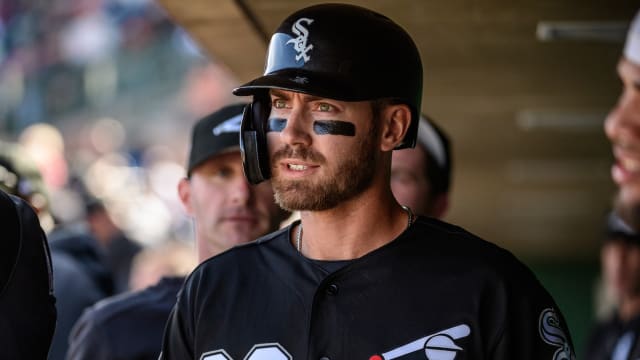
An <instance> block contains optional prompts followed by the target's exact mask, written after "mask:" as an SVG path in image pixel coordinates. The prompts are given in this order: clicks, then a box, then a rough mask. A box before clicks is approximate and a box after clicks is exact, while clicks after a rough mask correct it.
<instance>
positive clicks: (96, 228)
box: [86, 199, 142, 293]
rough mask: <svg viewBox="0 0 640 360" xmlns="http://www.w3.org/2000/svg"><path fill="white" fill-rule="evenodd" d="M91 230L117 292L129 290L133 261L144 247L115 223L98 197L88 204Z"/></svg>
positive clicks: (88, 222) (87, 218) (87, 209)
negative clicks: (111, 275)
mask: <svg viewBox="0 0 640 360" xmlns="http://www.w3.org/2000/svg"><path fill="white" fill-rule="evenodd" d="M86 212H87V214H86V220H87V224H88V226H89V231H90V232H91V234H93V236H94V237H95V238H96V240H97V241H98V244H99V245H100V247H101V249H102V251H103V253H104V258H105V262H106V264H107V265H108V266H109V269H110V270H111V273H112V274H113V282H114V287H115V288H114V290H115V293H121V292H125V291H127V290H129V275H130V273H131V262H132V261H133V258H134V256H136V254H137V253H138V252H139V251H140V250H142V247H141V246H140V245H139V244H138V243H136V242H135V241H133V240H131V239H129V237H128V236H127V235H126V234H125V233H124V232H123V231H122V230H121V229H120V228H119V227H118V226H117V225H116V224H115V222H114V221H113V219H112V218H111V215H110V214H109V212H108V211H107V208H106V207H105V206H104V204H103V203H102V202H101V201H100V200H97V199H93V200H91V201H89V203H88V204H87V206H86Z"/></svg>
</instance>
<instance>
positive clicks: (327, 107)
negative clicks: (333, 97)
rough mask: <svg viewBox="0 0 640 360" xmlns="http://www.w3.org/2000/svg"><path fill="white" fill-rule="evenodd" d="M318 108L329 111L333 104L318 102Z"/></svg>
mask: <svg viewBox="0 0 640 360" xmlns="http://www.w3.org/2000/svg"><path fill="white" fill-rule="evenodd" d="M318 110H319V111H331V110H333V106H331V105H330V104H326V103H320V104H318Z"/></svg>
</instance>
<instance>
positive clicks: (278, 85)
mask: <svg viewBox="0 0 640 360" xmlns="http://www.w3.org/2000/svg"><path fill="white" fill-rule="evenodd" d="M269 89H281V90H288V91H295V92H300V93H304V94H309V95H313V96H318V97H322V98H327V99H334V100H340V101H363V100H368V99H369V97H368V95H369V94H363V93H359V92H358V91H357V90H356V89H357V87H356V86H354V85H353V84H350V83H349V82H348V81H344V80H341V79H339V78H335V77H331V76H322V75H318V74H309V73H305V72H303V71H300V70H297V69H296V70H284V71H279V72H277V73H272V74H269V75H264V76H261V77H259V78H256V79H254V80H252V81H250V82H248V83H246V84H243V85H241V86H239V87H237V88H235V89H234V90H233V94H234V95H237V96H249V95H256V94H258V93H261V92H264V91H267V90H269Z"/></svg>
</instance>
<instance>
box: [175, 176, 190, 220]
mask: <svg viewBox="0 0 640 360" xmlns="http://www.w3.org/2000/svg"><path fill="white" fill-rule="evenodd" d="M178 197H179V198H180V202H181V203H182V206H184V210H185V211H186V212H187V214H189V215H192V213H193V210H192V209H191V184H190V183H189V179H187V178H182V179H180V182H179V183H178Z"/></svg>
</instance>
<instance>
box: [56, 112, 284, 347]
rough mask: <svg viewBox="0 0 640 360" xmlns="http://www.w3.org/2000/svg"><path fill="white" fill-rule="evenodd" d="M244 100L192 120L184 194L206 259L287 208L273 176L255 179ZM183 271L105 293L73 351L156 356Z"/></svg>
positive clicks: (80, 327)
mask: <svg viewBox="0 0 640 360" xmlns="http://www.w3.org/2000/svg"><path fill="white" fill-rule="evenodd" d="M243 109H244V105H243V104H237V105H232V106H228V107H225V108H222V109H221V110H219V111H217V112H215V113H213V114H211V115H209V116H207V117H205V118H203V119H202V120H200V121H199V122H198V123H197V124H196V125H195V126H194V128H193V132H192V144H191V152H190V156H189V162H188V169H187V177H186V178H184V179H182V180H181V181H180V183H179V184H178V193H179V196H180V199H181V201H182V203H183V205H184V207H185V209H186V211H187V213H188V214H189V215H190V216H192V217H193V219H194V225H195V237H196V246H197V253H198V260H199V261H200V262H202V261H204V260H206V259H208V258H210V257H211V256H214V255H216V254H219V253H221V252H223V251H225V250H226V249H228V248H230V247H232V246H235V245H238V244H242V243H246V242H248V241H250V240H253V239H256V238H258V237H260V236H262V235H264V234H266V233H268V232H271V231H274V230H276V229H277V228H278V226H279V224H280V222H281V221H282V220H284V219H285V217H286V216H287V215H288V213H287V212H285V211H284V210H282V209H280V208H279V207H278V206H277V205H276V204H275V202H274V199H273V191H272V189H271V184H270V183H268V182H266V183H263V184H260V185H257V186H251V185H250V184H249V183H248V182H247V180H246V179H245V177H244V174H243V171H242V160H241V158H240V150H239V131H240V119H241V117H242V110H243ZM182 282H183V278H182V277H171V278H163V279H162V280H161V281H160V282H159V283H158V284H157V285H155V286H153V287H150V288H147V289H145V290H143V291H140V292H135V293H131V294H128V295H124V296H120V297H115V298H112V299H107V300H105V301H103V302H100V303H98V304H96V306H94V307H92V308H91V309H89V310H87V312H85V314H84V315H83V316H82V318H81V319H80V321H78V324H77V325H76V326H75V328H74V331H73V333H72V335H71V338H70V352H69V357H68V358H69V359H72V360H80V359H92V360H95V359H97V360H99V359H105V360H106V359H132V360H133V359H136V360H141V359H153V360H155V359H157V358H158V354H159V352H160V344H161V341H162V332H163V330H164V325H165V322H166V320H167V318H168V316H169V313H170V311H171V308H172V307H173V305H174V303H175V299H176V295H177V293H178V290H179V289H180V287H181V285H182Z"/></svg>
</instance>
